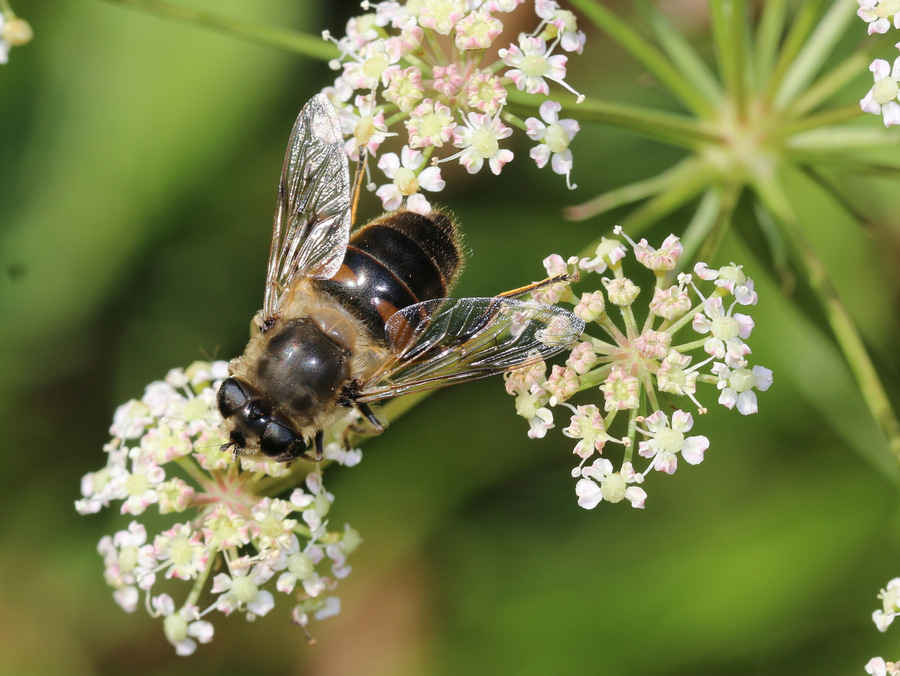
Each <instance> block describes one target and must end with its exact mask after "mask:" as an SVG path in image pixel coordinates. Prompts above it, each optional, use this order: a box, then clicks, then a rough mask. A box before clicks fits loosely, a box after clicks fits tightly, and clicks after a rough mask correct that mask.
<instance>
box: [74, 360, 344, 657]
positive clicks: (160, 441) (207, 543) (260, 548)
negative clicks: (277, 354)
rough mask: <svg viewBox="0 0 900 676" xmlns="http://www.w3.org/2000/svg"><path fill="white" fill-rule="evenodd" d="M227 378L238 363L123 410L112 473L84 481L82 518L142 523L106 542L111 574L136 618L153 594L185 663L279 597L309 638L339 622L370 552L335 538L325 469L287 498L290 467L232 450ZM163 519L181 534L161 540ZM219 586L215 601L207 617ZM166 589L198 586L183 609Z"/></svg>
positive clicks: (178, 381)
mask: <svg viewBox="0 0 900 676" xmlns="http://www.w3.org/2000/svg"><path fill="white" fill-rule="evenodd" d="M227 375H228V364H227V362H222V361H220V362H214V363H206V362H197V363H195V364H193V365H192V366H190V367H189V368H188V369H186V370H182V369H173V370H172V371H170V372H169V373H168V375H167V376H166V379H165V380H164V381H161V382H155V383H152V384H150V385H149V386H148V387H147V389H146V391H145V393H144V396H143V397H142V398H141V399H140V400H132V401H130V402H128V403H127V404H124V405H122V406H120V407H119V408H118V410H117V411H116V413H115V417H114V420H113V424H112V427H111V428H110V433H111V434H112V436H113V439H112V441H111V442H110V443H109V444H107V445H106V447H105V450H106V452H107V454H108V457H107V462H106V467H104V468H103V469H101V470H99V471H97V472H92V473H90V474H87V475H86V476H85V477H84V478H83V479H82V482H81V492H82V496H83V497H82V499H80V500H78V501H77V502H76V503H75V507H76V509H77V510H78V511H79V512H80V513H81V514H93V513H95V512H98V511H100V509H102V508H105V507H109V506H110V505H111V504H112V503H114V502H116V503H119V502H120V503H121V506H120V511H121V513H122V514H129V515H131V516H133V517H138V518H135V519H134V520H132V521H131V523H130V524H128V526H127V527H126V528H125V529H123V530H120V531H118V532H116V533H115V534H113V535H106V536H104V537H103V538H102V539H101V540H100V543H99V545H98V547H97V549H98V551H99V553H100V555H101V556H102V557H103V563H104V568H105V571H104V575H105V578H106V581H107V583H108V584H109V585H110V587H112V588H113V598H114V599H115V600H116V602H117V603H118V604H119V605H120V606H121V607H122V608H123V609H124V610H125V611H127V612H134V611H135V610H136V609H137V608H138V605H139V603H140V599H141V594H142V592H143V595H144V606H145V607H146V609H147V611H148V612H149V613H150V614H151V615H152V616H153V617H159V618H162V620H163V631H164V633H165V636H166V638H167V639H168V640H169V642H170V643H172V645H174V646H175V650H176V652H177V653H178V654H179V655H190V654H191V653H193V652H194V651H195V650H196V648H197V643H198V642H200V643H207V642H209V641H210V640H212V637H213V625H212V624H211V622H210V621H209V619H208V618H209V617H210V614H211V613H214V612H220V613H223V614H225V615H229V614H231V613H233V612H241V613H244V614H245V615H246V617H247V619H248V620H252V619H255V618H256V617H259V616H262V615H265V614H266V613H268V612H269V611H270V610H271V609H272V608H273V607H274V605H275V601H276V596H275V594H273V593H272V591H271V590H270V588H271V589H274V591H275V592H277V593H280V594H282V595H285V596H286V597H287V598H289V599H290V602H291V603H293V604H294V606H293V611H292V617H293V620H294V622H296V623H297V624H299V625H300V626H301V627H302V628H303V630H304V632H305V631H306V626H307V625H308V623H309V620H310V616H313V617H315V618H316V619H323V618H325V617H329V616H331V615H334V614H336V613H337V612H339V610H340V601H339V599H338V598H337V597H334V596H331V595H330V592H332V591H333V590H334V588H335V586H336V584H337V581H338V580H340V579H342V578H344V577H346V576H347V575H348V574H349V573H350V566H349V565H348V564H347V555H348V554H350V553H351V552H352V551H353V550H354V549H355V548H356V546H357V545H358V544H359V542H360V539H359V535H358V533H357V532H356V531H355V530H353V529H352V528H350V527H349V526H345V527H344V528H343V529H342V530H339V531H332V530H329V528H328V520H327V515H328V512H329V510H330V508H331V504H332V502H333V501H334V496H333V495H332V494H331V493H329V492H327V491H326V490H325V488H324V487H323V485H322V476H321V471H320V470H316V471H315V472H312V473H310V474H308V475H307V476H306V477H305V485H304V488H295V489H294V490H293V492H292V493H290V495H289V496H287V497H286V498H279V497H277V495H278V494H281V493H284V492H285V490H288V489H289V487H290V486H291V483H290V480H291V479H292V474H291V470H290V469H289V468H287V467H286V466H285V465H283V464H280V463H269V462H257V461H253V460H250V459H246V458H241V459H240V461H237V460H235V459H233V458H232V456H231V455H230V454H227V453H223V452H222V451H221V450H220V447H221V445H222V444H223V443H224V441H225V440H224V439H223V438H222V436H221V431H220V425H221V422H222V420H221V418H220V417H219V414H218V412H217V410H216V393H217V392H218V388H219V384H220V383H221V381H222V379H223V378H225V377H227ZM327 454H328V456H329V457H330V458H332V459H336V460H337V461H339V462H343V464H347V465H352V464H356V463H357V462H359V460H360V457H361V456H360V452H359V451H344V450H341V449H338V448H337V445H336V444H330V445H329V448H328V449H327ZM300 480H302V478H301V479H300ZM152 512H157V513H159V514H163V515H172V518H173V521H174V523H172V524H171V525H170V526H169V527H168V528H166V529H165V530H163V531H162V532H159V533H157V534H156V535H153V536H150V535H148V532H147V527H146V526H145V525H144V524H143V523H141V520H140V517H141V516H142V515H144V514H145V513H147V514H149V513H152ZM153 523H157V520H156V519H155V518H154V519H153ZM210 576H212V584H211V587H210V589H208V590H207V591H208V593H210V594H212V595H213V596H214V599H213V601H212V602H211V603H210V604H209V605H208V606H207V607H206V608H204V609H201V608H199V607H198V605H197V604H198V601H199V599H200V596H201V593H203V592H204V588H205V586H206V583H207V581H208V580H209V579H210ZM166 579H170V580H183V581H185V582H188V583H189V585H190V586H189V587H188V588H187V589H185V592H186V593H185V594H184V601H183V602H181V604H180V606H179V605H177V604H176V602H175V601H174V599H173V598H172V596H171V595H170V594H169V593H168V591H166V592H162V591H161V590H160V589H159V583H160V582H161V581H162V580H166ZM171 589H172V587H171V584H170V585H168V586H167V590H171Z"/></svg>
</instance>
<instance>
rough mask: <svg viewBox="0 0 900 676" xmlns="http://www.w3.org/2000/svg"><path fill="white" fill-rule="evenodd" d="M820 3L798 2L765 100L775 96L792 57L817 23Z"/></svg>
mask: <svg viewBox="0 0 900 676" xmlns="http://www.w3.org/2000/svg"><path fill="white" fill-rule="evenodd" d="M822 3H823V0H806V2H803V3H801V4H800V9H799V11H798V12H797V16H795V17H794V19H793V21H791V22H790V26H791V29H790V30H789V31H788V34H787V37H786V38H785V40H784V44H783V46H782V47H781V51H780V52H779V54H778V60H777V61H776V63H775V68H774V70H773V71H772V76H771V77H770V78H769V86H768V87H767V88H766V94H765V98H766V100H768V101H771V100H772V99H774V98H775V95H776V93H777V92H778V90H779V88H780V87H781V83H782V80H783V78H784V76H785V73H787V71H788V70H789V69H790V68H791V66H792V64H793V63H794V59H796V58H797V53H798V52H799V51H800V50H801V49H802V48H803V44H804V43H805V42H806V38H807V37H808V36H809V34H810V32H811V31H812V30H813V29H814V28H815V27H816V25H817V24H818V22H819V19H820V18H821V16H822V12H821V7H822Z"/></svg>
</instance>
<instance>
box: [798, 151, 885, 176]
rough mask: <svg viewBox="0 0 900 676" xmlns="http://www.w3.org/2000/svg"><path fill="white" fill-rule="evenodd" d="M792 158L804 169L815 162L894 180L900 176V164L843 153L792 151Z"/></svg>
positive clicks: (846, 170)
mask: <svg viewBox="0 0 900 676" xmlns="http://www.w3.org/2000/svg"><path fill="white" fill-rule="evenodd" d="M791 159H794V160H796V161H795V164H797V165H798V166H800V167H801V168H803V169H806V168H808V166H811V165H815V164H819V165H823V164H826V165H827V164H833V165H834V166H835V167H838V168H840V169H841V170H842V171H845V172H848V173H855V174H863V175H868V176H879V177H881V178H890V179H894V180H896V179H898V178H900V166H898V165H896V164H881V163H878V162H867V161H865V160H860V159H858V158H855V157H848V156H847V155H844V154H842V153H827V152H823V153H805V154H804V153H791ZM804 165H807V166H804Z"/></svg>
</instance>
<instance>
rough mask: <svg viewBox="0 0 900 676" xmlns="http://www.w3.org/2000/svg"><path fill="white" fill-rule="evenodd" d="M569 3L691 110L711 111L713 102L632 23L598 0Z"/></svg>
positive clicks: (699, 112) (573, 0) (703, 114)
mask: <svg viewBox="0 0 900 676" xmlns="http://www.w3.org/2000/svg"><path fill="white" fill-rule="evenodd" d="M569 4H570V5H572V6H573V7H575V8H576V9H578V10H580V11H581V12H582V13H583V14H584V15H585V16H586V17H587V18H588V19H589V20H590V21H591V23H593V24H594V25H595V26H597V28H599V29H600V30H602V31H604V32H605V33H606V34H607V35H608V36H609V37H610V38H612V39H613V40H615V41H616V42H618V43H619V44H620V45H621V46H622V47H623V48H625V49H626V50H628V51H629V52H630V53H631V54H632V55H633V56H634V57H635V58H636V59H637V60H638V61H640V62H641V63H642V64H644V66H646V67H647V68H648V69H649V70H650V71H651V72H652V73H653V74H654V75H655V76H656V77H657V78H659V80H660V82H662V84H663V85H664V86H665V87H666V88H667V89H669V90H670V91H671V92H672V93H673V94H674V95H675V96H676V97H678V99H679V100H680V101H681V102H682V103H684V105H685V106H687V108H688V109H689V110H691V111H692V112H694V113H695V114H697V115H702V116H709V115H711V114H712V112H713V108H712V105H711V103H710V102H709V101H708V100H706V99H705V98H704V97H703V95H702V94H701V93H700V91H698V89H697V88H696V87H694V86H693V85H692V84H691V83H690V82H689V81H688V80H687V79H686V78H685V77H684V76H683V75H682V74H681V73H679V72H678V70H677V69H676V68H675V67H674V66H673V64H672V63H671V62H670V61H669V60H668V59H667V58H666V56H665V55H664V54H662V53H660V52H659V50H658V49H656V47H654V46H653V45H651V44H650V43H649V42H647V41H646V40H645V39H644V38H643V37H641V35H640V34H639V33H638V32H637V31H635V30H634V29H633V28H632V27H631V24H630V23H628V22H627V21H625V20H624V19H621V18H619V17H618V16H616V15H615V14H614V13H613V12H611V11H609V10H608V9H607V8H606V7H604V6H603V5H601V4H600V3H599V2H597V0H569Z"/></svg>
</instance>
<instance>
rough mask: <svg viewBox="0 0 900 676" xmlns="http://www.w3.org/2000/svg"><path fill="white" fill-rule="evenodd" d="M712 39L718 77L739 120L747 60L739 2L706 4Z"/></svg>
mask: <svg viewBox="0 0 900 676" xmlns="http://www.w3.org/2000/svg"><path fill="white" fill-rule="evenodd" d="M709 9H710V18H711V21H712V32H713V39H714V40H715V43H716V53H717V56H718V63H719V73H720V74H721V76H722V81H723V82H724V83H725V89H726V90H727V91H728V94H729V97H728V98H729V100H730V101H731V102H732V104H733V106H734V108H735V110H736V111H737V114H738V117H739V118H740V119H745V116H746V113H747V87H746V84H747V81H746V68H747V64H748V63H749V60H748V59H747V50H746V44H745V42H744V27H745V25H746V21H745V16H744V15H745V6H744V2H743V0H713V2H710V3H709Z"/></svg>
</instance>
